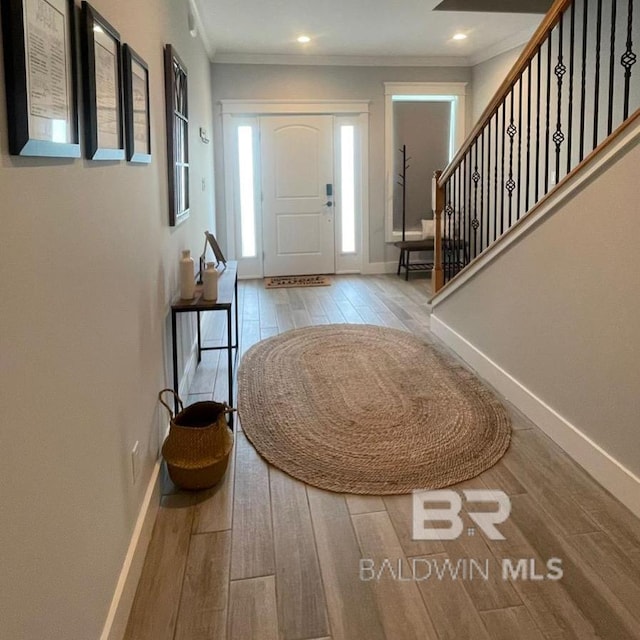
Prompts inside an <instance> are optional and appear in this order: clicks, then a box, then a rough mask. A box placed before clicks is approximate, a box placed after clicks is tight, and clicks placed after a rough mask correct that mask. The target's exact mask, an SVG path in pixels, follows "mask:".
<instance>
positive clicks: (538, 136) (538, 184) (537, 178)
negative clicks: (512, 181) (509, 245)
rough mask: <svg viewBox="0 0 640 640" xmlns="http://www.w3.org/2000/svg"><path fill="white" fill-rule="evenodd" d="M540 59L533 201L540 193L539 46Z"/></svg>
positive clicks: (539, 72)
mask: <svg viewBox="0 0 640 640" xmlns="http://www.w3.org/2000/svg"><path fill="white" fill-rule="evenodd" d="M536 58H537V61H538V69H537V72H538V73H537V76H538V89H537V91H536V163H535V167H536V186H535V189H534V196H533V203H534V204H535V203H536V202H538V195H539V193H540V111H541V99H540V92H541V90H542V48H541V47H538V53H537V55H536Z"/></svg>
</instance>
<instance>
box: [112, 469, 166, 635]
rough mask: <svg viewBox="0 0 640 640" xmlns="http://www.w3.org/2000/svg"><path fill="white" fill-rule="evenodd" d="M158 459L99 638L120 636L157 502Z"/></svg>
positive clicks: (158, 485)
mask: <svg viewBox="0 0 640 640" xmlns="http://www.w3.org/2000/svg"><path fill="white" fill-rule="evenodd" d="M160 464H161V462H160V460H158V461H157V462H156V463H155V465H154V467H153V471H152V472H151V477H150V478H149V484H148V485H147V491H146V493H145V496H144V500H143V501H142V506H141V507H140V512H139V514H138V519H137V521H136V525H135V527H134V529H133V535H132V536H131V541H130V542H129V548H128V550H127V555H126V556H125V559H124V563H123V565H122V569H121V571H120V577H119V578H118V584H117V586H116V590H115V593H114V594H113V598H112V600H111V606H110V607H109V613H108V615H107V620H106V622H105V624H104V627H103V629H102V634H101V635H100V640H122V638H124V634H125V631H126V629H127V621H128V620H129V613H130V612H131V606H132V605H133V599H134V597H135V595H136V588H137V587H138V581H139V580H140V574H141V573H142V567H143V565H144V559H145V556H146V555H147V547H148V546H149V542H150V540H151V533H152V532H153V525H154V523H155V521H156V515H157V513H158V507H159V505H160V479H159V478H160Z"/></svg>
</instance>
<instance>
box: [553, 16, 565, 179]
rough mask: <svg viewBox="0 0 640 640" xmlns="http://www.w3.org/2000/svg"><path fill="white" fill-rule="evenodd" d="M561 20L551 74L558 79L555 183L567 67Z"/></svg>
mask: <svg viewBox="0 0 640 640" xmlns="http://www.w3.org/2000/svg"><path fill="white" fill-rule="evenodd" d="M563 23H564V20H563V18H560V22H559V23H558V63H557V64H556V66H555V68H554V70H553V72H554V73H555V74H556V78H557V79H558V96H557V97H558V110H557V118H556V130H555V131H554V132H553V143H554V144H555V145H556V175H555V182H556V183H557V182H558V181H559V180H560V150H561V148H562V143H563V142H564V138H565V136H564V133H563V132H562V79H563V77H564V74H565V73H566V72H567V67H566V66H565V65H564V51H563V49H562V47H563V41H562V40H563Z"/></svg>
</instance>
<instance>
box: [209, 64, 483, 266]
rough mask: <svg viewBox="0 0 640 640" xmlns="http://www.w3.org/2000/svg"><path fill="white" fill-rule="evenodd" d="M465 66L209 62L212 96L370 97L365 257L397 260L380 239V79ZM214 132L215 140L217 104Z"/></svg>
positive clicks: (445, 72) (420, 76)
mask: <svg viewBox="0 0 640 640" xmlns="http://www.w3.org/2000/svg"><path fill="white" fill-rule="evenodd" d="M470 76H471V72H470V70H469V69H468V68H466V67H444V68H439V67H406V68H405V67H346V66H344V67H338V66H335V67H332V66H294V65H243V64H215V63H214V64H213V76H212V77H213V80H212V83H213V97H214V102H216V103H217V102H218V101H219V100H222V99H244V100H257V99H265V100H268V99H271V100H277V99H283V100H370V101H371V106H370V120H369V176H370V179H369V211H370V220H369V253H370V257H369V261H370V262H371V263H377V262H384V261H395V260H397V249H396V248H395V247H393V246H390V245H386V244H385V241H384V225H385V220H384V216H385V210H384V188H385V168H384V161H385V156H384V105H385V99H384V83H385V82H467V81H469V80H470ZM215 109H216V114H218V116H217V117H216V118H215V128H214V131H215V134H216V138H217V139H218V140H221V139H222V138H221V118H220V117H219V106H216V107H215ZM216 175H217V177H218V179H217V183H216V202H217V205H218V209H217V210H218V211H219V212H220V215H219V216H218V236H219V238H220V240H221V242H223V243H225V244H226V221H225V219H224V215H223V213H222V212H224V211H225V206H224V183H223V175H224V174H223V157H222V149H221V146H220V145H218V147H217V148H216Z"/></svg>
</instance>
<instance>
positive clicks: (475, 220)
mask: <svg viewBox="0 0 640 640" xmlns="http://www.w3.org/2000/svg"><path fill="white" fill-rule="evenodd" d="M473 150H474V158H473V174H472V175H471V179H472V180H473V220H472V221H471V227H472V228H473V256H474V257H475V256H476V255H478V227H479V226H480V222H479V220H478V182H479V181H480V174H479V173H478V141H477V140H476V141H475V143H474V145H473ZM469 233H471V232H469Z"/></svg>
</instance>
